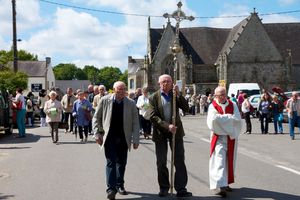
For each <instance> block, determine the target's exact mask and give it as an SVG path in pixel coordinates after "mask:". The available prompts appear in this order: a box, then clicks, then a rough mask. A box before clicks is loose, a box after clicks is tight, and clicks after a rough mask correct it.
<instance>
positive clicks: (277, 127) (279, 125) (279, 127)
mask: <svg viewBox="0 0 300 200" xmlns="http://www.w3.org/2000/svg"><path fill="white" fill-rule="evenodd" d="M278 117H279V113H276V114H275V113H274V119H273V122H274V129H275V133H278V132H279V133H283V128H282V122H281V121H278Z"/></svg>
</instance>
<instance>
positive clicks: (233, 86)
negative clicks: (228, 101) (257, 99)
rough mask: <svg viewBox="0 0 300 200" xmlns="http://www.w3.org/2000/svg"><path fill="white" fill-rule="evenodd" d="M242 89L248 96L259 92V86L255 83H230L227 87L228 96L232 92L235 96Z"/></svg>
mask: <svg viewBox="0 0 300 200" xmlns="http://www.w3.org/2000/svg"><path fill="white" fill-rule="evenodd" d="M240 91H243V93H246V94H247V96H248V97H250V96H251V95H255V94H258V95H259V94H260V87H259V85H258V84H257V83H230V84H229V87H228V94H227V95H228V96H229V97H230V96H231V94H234V95H235V97H237V96H238V94H239V92H240Z"/></svg>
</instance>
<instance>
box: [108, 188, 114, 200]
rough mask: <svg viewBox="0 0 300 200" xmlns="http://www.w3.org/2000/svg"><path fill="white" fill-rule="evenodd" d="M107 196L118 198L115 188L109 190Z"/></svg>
mask: <svg viewBox="0 0 300 200" xmlns="http://www.w3.org/2000/svg"><path fill="white" fill-rule="evenodd" d="M107 198H108V199H109V200H114V199H115V198H116V192H115V191H114V190H109V191H108V192H107Z"/></svg>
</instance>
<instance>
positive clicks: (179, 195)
mask: <svg viewBox="0 0 300 200" xmlns="http://www.w3.org/2000/svg"><path fill="white" fill-rule="evenodd" d="M191 196H193V194H192V193H191V192H188V191H181V192H177V194H176V197H191Z"/></svg>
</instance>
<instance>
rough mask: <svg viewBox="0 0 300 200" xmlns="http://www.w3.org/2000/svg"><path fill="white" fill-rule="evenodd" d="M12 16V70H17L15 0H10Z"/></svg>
mask: <svg viewBox="0 0 300 200" xmlns="http://www.w3.org/2000/svg"><path fill="white" fill-rule="evenodd" d="M11 3H12V18H13V53H14V72H17V71H18V48H17V24H16V23H17V20H16V0H11Z"/></svg>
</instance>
